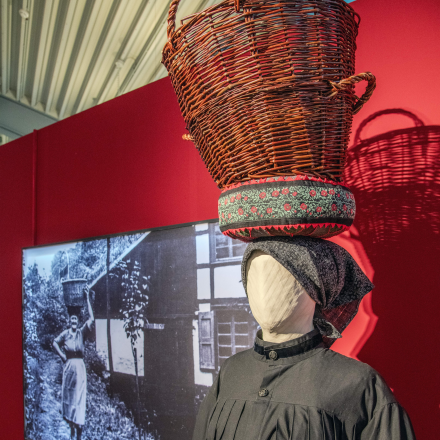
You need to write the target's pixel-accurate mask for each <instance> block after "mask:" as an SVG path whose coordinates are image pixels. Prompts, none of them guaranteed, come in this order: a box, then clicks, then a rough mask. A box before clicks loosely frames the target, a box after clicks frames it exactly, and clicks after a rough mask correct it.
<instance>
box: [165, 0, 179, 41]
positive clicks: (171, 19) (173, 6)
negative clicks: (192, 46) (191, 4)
mask: <svg viewBox="0 0 440 440" xmlns="http://www.w3.org/2000/svg"><path fill="white" fill-rule="evenodd" d="M179 3H180V0H172V2H171V3H170V10H169V11H168V25H167V37H168V41H170V40H171V37H172V36H173V34H174V31H175V30H176V15H177V8H178V7H179Z"/></svg>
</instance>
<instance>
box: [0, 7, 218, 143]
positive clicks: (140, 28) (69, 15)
mask: <svg viewBox="0 0 440 440" xmlns="http://www.w3.org/2000/svg"><path fill="white" fill-rule="evenodd" d="M170 1H171V0H0V6H1V9H0V46H1V60H0V72H1V86H0V97H3V98H4V100H5V102H6V101H7V103H8V105H11V101H14V102H15V103H17V104H20V107H19V108H20V109H25V110H26V109H31V110H33V111H34V112H33V114H34V115H40V116H46V117H49V119H48V120H51V121H56V120H60V119H64V118H67V117H69V116H71V115H73V114H75V113H78V112H81V111H83V110H86V109H88V108H90V107H92V106H94V105H97V104H100V103H102V102H105V101H108V100H109V99H113V98H115V97H116V96H119V95H122V94H124V93H127V92H130V91H131V90H134V89H137V88H138V87H141V86H143V85H145V84H148V83H150V82H152V81H155V80H158V79H160V78H163V77H164V76H166V74H167V72H166V70H165V68H164V67H163V65H162V64H161V62H160V61H161V51H162V48H163V46H164V45H165V42H166V20H167V16H168V8H169V3H170ZM219 1H220V0H182V1H181V4H180V6H179V12H178V16H177V19H178V20H177V21H176V23H179V22H180V19H181V18H183V17H185V16H187V15H190V14H193V13H195V12H198V11H200V10H203V9H205V8H206V7H208V6H210V5H212V4H215V3H219ZM0 117H1V115H0ZM46 125H47V124H46ZM36 128H40V127H36ZM1 133H2V131H1V128H0V141H2V140H3V142H4V141H5V139H6V140H7V139H8V138H7V137H6V136H4V135H3V137H2V136H1Z"/></svg>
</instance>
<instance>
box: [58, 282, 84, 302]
mask: <svg viewBox="0 0 440 440" xmlns="http://www.w3.org/2000/svg"><path fill="white" fill-rule="evenodd" d="M61 284H62V286H63V297H64V303H65V304H66V306H67V307H82V306H83V305H84V304H85V302H86V296H85V293H84V288H85V287H86V285H87V280H85V279H83V278H78V279H75V280H64V281H61Z"/></svg>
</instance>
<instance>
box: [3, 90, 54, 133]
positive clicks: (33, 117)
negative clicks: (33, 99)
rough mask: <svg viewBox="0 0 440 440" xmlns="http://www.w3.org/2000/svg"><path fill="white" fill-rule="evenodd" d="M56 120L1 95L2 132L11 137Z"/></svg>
mask: <svg viewBox="0 0 440 440" xmlns="http://www.w3.org/2000/svg"><path fill="white" fill-rule="evenodd" d="M54 122H57V120H56V119H55V118H52V117H51V116H49V115H46V114H45V113H42V112H39V111H38V110H35V109H33V108H31V107H29V106H27V105H24V104H21V103H20V102H18V101H15V100H12V99H9V98H6V97H5V96H1V95H0V133H2V134H5V135H6V136H8V137H9V138H11V139H17V138H19V137H20V136H23V135H25V134H29V133H32V131H33V130H38V129H40V128H43V127H47V126H48V125H51V124H53V123H54Z"/></svg>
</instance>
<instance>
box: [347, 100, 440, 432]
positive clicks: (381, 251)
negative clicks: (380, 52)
mask: <svg viewBox="0 0 440 440" xmlns="http://www.w3.org/2000/svg"><path fill="white" fill-rule="evenodd" d="M396 114H398V115H405V116H407V117H408V118H410V120H411V121H412V124H411V125H414V126H413V127H410V128H405V129H399V130H393V131H389V132H387V133H383V134H380V135H377V136H374V137H372V138H369V139H365V140H362V139H361V134H362V130H363V129H364V128H365V126H366V125H367V124H370V123H372V121H373V120H377V119H378V118H386V117H390V115H396ZM346 181H347V183H348V184H349V185H350V187H351V188H352V190H353V192H354V194H355V196H356V205H357V213H356V220H355V225H356V228H357V229H358V230H359V234H360V240H361V242H362V245H363V247H364V249H365V251H366V253H367V255H368V258H369V260H370V262H371V265H372V267H373V269H374V272H375V275H374V284H375V286H376V288H375V289H374V291H373V295H372V309H373V311H374V313H375V314H376V315H377V316H378V321H377V324H376V327H375V329H374V332H373V333H372V335H371V337H370V338H369V339H368V340H367V341H366V343H365V345H364V346H363V347H362V349H361V350H360V352H359V353H358V358H359V359H360V360H361V361H363V362H366V363H368V364H370V365H371V366H372V367H373V368H375V369H376V370H378V371H379V372H380V373H381V374H382V375H383V376H384V378H385V379H386V380H387V382H388V384H389V386H390V387H391V388H393V390H394V392H395V394H396V397H397V398H398V400H399V401H400V402H401V403H402V405H403V406H404V407H405V408H406V409H407V411H408V412H409V414H410V416H411V419H412V421H413V424H414V427H415V431H416V434H417V435H418V438H421V439H431V438H433V437H432V433H433V432H440V419H439V417H438V411H439V404H440V380H439V373H438V372H439V370H440V350H439V343H438V340H439V334H440V332H439V329H438V323H439V322H440V314H439V311H440V295H439V294H438V289H439V287H440V267H439V262H440V258H439V252H440V126H438V125H430V126H425V125H424V124H423V122H422V121H421V120H420V119H419V118H417V117H416V116H415V115H414V114H412V113H410V112H408V111H405V110H402V109H390V110H384V111H380V112H377V113H374V114H373V115H371V116H370V117H368V118H367V119H366V120H365V121H363V122H362V124H361V125H360V126H359V129H358V131H357V133H356V136H355V141H354V145H353V147H352V148H351V149H350V150H349V155H348V162H347V167H346ZM426 420H430V421H431V422H430V424H429V425H427V424H426ZM434 425H437V426H434Z"/></svg>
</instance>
